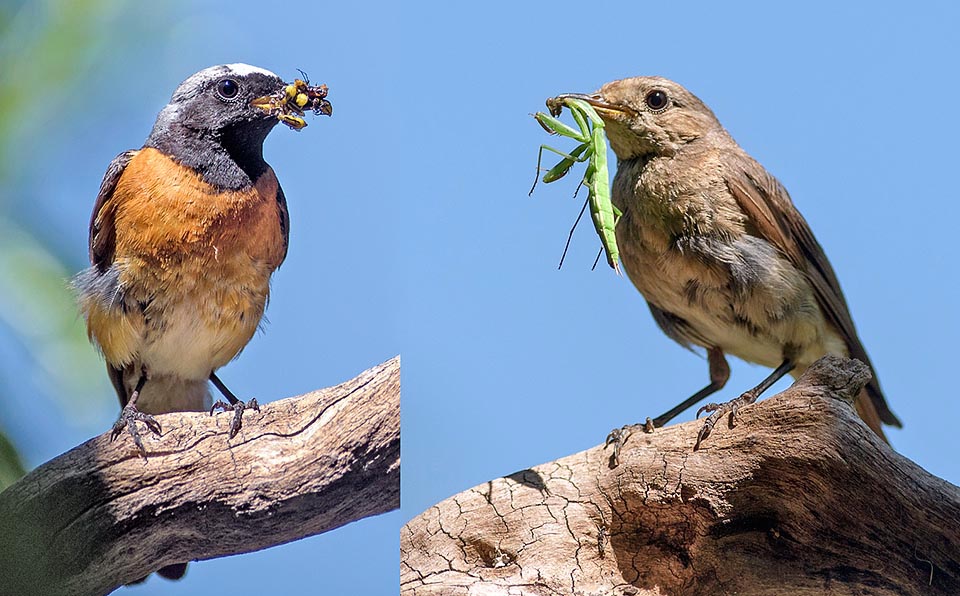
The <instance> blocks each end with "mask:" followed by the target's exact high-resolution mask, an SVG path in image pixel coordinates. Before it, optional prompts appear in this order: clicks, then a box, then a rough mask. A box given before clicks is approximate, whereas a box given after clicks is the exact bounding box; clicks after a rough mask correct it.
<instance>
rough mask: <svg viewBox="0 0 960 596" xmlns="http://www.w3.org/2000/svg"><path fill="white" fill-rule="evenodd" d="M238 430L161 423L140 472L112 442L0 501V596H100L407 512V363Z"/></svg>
mask: <svg viewBox="0 0 960 596" xmlns="http://www.w3.org/2000/svg"><path fill="white" fill-rule="evenodd" d="M231 419H232V413H223V414H219V415H215V416H209V415H207V414H205V413H178V414H165V415H163V416H159V417H158V421H159V422H160V423H161V425H162V426H163V435H162V436H161V437H153V436H152V435H149V433H147V435H145V436H144V445H145V447H146V449H147V454H148V457H149V459H148V460H146V461H144V459H143V458H141V457H140V456H139V454H138V452H137V451H136V448H135V447H134V446H133V442H132V441H131V440H130V438H129V437H128V436H126V435H124V436H121V437H120V438H118V439H117V440H116V441H114V442H112V443H111V442H110V437H109V435H108V434H104V435H101V436H99V437H96V438H94V439H91V440H90V441H87V442H86V443H84V444H82V445H80V446H78V447H76V448H75V449H73V450H71V451H69V452H67V453H65V454H63V455H61V456H59V457H57V458H56V459H54V460H52V461H50V462H47V463H46V464H44V465H42V466H40V467H39V468H37V469H36V470H34V471H33V472H31V473H30V474H28V475H27V476H25V477H24V478H22V479H21V480H20V481H19V482H18V483H16V484H15V485H13V486H11V487H10V488H8V489H7V490H6V491H4V492H3V493H2V494H0V594H44V595H46V594H84V595H86V594H104V593H107V592H110V591H111V590H113V589H114V588H116V587H117V586H120V585H122V584H124V583H127V582H130V581H133V580H136V579H138V578H140V577H143V576H145V575H147V574H148V573H150V572H152V571H155V570H156V569H158V568H160V567H162V566H164V565H169V564H173V563H178V562H184V561H192V560H198V559H210V558H214V557H221V556H226V555H231V554H237V553H245V552H250V551H255V550H260V549H263V548H267V547H270V546H274V545H278V544H282V543H285V542H290V541H292V540H297V539H300V538H304V537H306V536H311V535H314V534H319V533H321V532H325V531H327V530H331V529H333V528H337V527H339V526H342V525H344V524H347V523H349V522H351V521H355V520H358V519H361V518H363V517H367V516H371V515H376V514H379V513H384V512H387V511H390V510H392V509H396V508H397V507H399V505H400V359H399V358H394V359H392V360H390V361H388V362H386V363H384V364H381V365H380V366H377V367H374V368H372V369H370V370H367V371H365V372H364V373H362V374H360V375H359V376H358V377H357V378H355V379H353V380H351V381H348V382H346V383H343V384H342V385H338V386H336V387H331V388H328V389H323V390H320V391H315V392H313V393H309V394H307V395H303V396H301V397H296V398H290V399H285V400H281V401H277V402H273V403H270V404H267V405H265V406H263V407H262V412H261V413H260V414H257V413H256V412H253V411H250V410H248V411H247V412H246V413H245V415H244V425H243V429H242V430H241V431H240V434H238V435H237V436H236V437H234V439H232V440H228V438H227V436H228V431H229V427H230V422H231ZM148 435H149V436H148Z"/></svg>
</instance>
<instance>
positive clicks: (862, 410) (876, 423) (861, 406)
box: [853, 388, 890, 444]
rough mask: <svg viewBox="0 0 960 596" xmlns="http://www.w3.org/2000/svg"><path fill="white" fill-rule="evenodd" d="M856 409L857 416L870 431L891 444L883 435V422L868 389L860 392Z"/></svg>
mask: <svg viewBox="0 0 960 596" xmlns="http://www.w3.org/2000/svg"><path fill="white" fill-rule="evenodd" d="M853 406H854V408H855V409H856V410H857V414H858V415H859V416H860V418H862V419H863V421H864V422H866V423H867V426H869V427H870V430H872V431H873V432H875V433H876V434H877V436H878V437H880V438H881V439H883V440H884V442H885V443H888V444H889V443H890V441H888V440H887V436H886V435H885V434H883V421H882V420H881V418H880V413H879V412H878V411H877V407H876V405H875V402H874V400H873V399H872V398H871V397H870V394H869V392H868V391H867V389H866V388H864V389H861V390H860V394H859V395H857V399H856V400H855V401H854V402H853Z"/></svg>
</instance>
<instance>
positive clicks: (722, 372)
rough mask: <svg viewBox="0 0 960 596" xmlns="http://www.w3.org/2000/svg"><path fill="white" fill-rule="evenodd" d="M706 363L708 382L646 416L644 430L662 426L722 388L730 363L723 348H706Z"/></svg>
mask: <svg viewBox="0 0 960 596" xmlns="http://www.w3.org/2000/svg"><path fill="white" fill-rule="evenodd" d="M707 363H708V365H709V366H710V384H709V385H707V386H706V387H704V388H703V389H701V390H700V391H697V392H696V393H694V394H693V395H691V396H690V397H688V398H687V399H685V400H684V401H683V402H682V403H680V404H677V405H676V406H674V407H673V408H671V409H670V410H669V411H667V412H665V413H663V414H660V415H659V416H657V417H656V418H654V419H652V420H651V419H650V418H647V422H646V423H645V424H644V426H643V429H644V430H645V431H647V432H652V431H653V429H655V428H663V427H664V426H666V425H667V423H668V422H670V421H671V420H673V419H674V418H676V417H677V416H678V415H680V413H681V412H683V411H684V410H686V409H687V408H689V407H690V406H692V405H694V404H695V403H697V402H699V401H700V400H702V399H706V398H707V397H708V396H710V395H713V394H714V393H716V392H717V391H720V390H721V389H723V386H724V385H726V384H727V380H728V379H729V378H730V365H729V364H727V359H726V358H724V356H723V350H721V349H720V348H717V347H713V348H710V349H709V350H707Z"/></svg>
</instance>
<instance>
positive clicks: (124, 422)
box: [110, 368, 160, 459]
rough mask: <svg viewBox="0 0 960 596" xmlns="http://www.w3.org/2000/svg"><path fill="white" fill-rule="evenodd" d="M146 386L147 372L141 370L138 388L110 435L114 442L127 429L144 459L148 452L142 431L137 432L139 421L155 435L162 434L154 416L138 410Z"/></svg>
mask: <svg viewBox="0 0 960 596" xmlns="http://www.w3.org/2000/svg"><path fill="white" fill-rule="evenodd" d="M146 384H147V370H146V369H145V368H143V369H141V370H140V378H139V379H137V386H136V387H134V389H133V393H131V394H130V399H128V400H127V403H126V404H125V405H124V406H123V409H122V410H120V417H119V418H118V419H117V421H116V422H115V423H114V424H113V431H112V432H111V433H110V440H111V441H113V440H114V439H116V438H117V436H118V435H119V434H120V433H122V432H123V430H124V429H126V430H127V432H128V433H130V436H131V437H133V443H134V444H135V445H136V446H137V449H139V450H140V455H142V456H143V458H144V459H146V458H147V452H146V450H145V449H144V448H143V441H142V440H141V439H140V431H139V430H137V421H138V420H139V421H140V422H142V423H144V424H145V425H146V427H147V428H148V429H149V430H150V432H152V433H153V434H155V435H159V434H160V423H159V422H157V421H156V420H155V419H154V417H153V416H151V415H149V414H144V413H143V412H141V411H140V410H138V409H137V400H138V399H139V398H140V392H141V391H143V386H144V385H146Z"/></svg>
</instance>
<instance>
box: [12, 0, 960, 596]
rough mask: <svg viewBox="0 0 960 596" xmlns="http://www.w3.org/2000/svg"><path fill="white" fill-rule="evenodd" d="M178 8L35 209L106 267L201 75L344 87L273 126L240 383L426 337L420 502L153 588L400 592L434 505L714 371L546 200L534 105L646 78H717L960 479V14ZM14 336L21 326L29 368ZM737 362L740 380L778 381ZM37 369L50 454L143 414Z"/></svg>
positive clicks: (24, 395)
mask: <svg viewBox="0 0 960 596" xmlns="http://www.w3.org/2000/svg"><path fill="white" fill-rule="evenodd" d="M137 6H139V5H137ZM176 6H177V5H175V4H171V5H169V6H168V7H167V8H165V9H163V10H160V9H153V10H150V9H146V8H136V7H132V6H131V7H129V8H126V9H125V10H124V11H121V13H120V14H119V15H118V16H117V17H115V18H116V19H117V23H118V25H120V24H125V25H129V24H131V23H132V24H135V25H136V27H138V28H139V29H138V30H144V31H146V32H147V34H144V35H142V36H140V37H133V36H130V35H124V34H123V33H122V31H123V30H124V27H121V26H116V27H108V29H109V30H111V31H117V32H118V33H117V34H116V37H111V36H110V35H108V36H106V37H105V38H103V39H101V40H100V41H99V43H100V44H102V47H101V51H100V53H99V55H98V57H97V59H96V60H95V61H92V62H91V63H90V64H89V65H88V66H87V67H86V68H85V71H84V73H83V76H82V77H81V82H80V84H79V85H78V87H77V88H76V89H71V90H70V97H69V98H66V99H65V102H67V104H68V107H65V108H64V109H56V110H53V111H50V112H49V113H47V114H45V116H44V118H43V119H42V122H38V123H37V124H36V128H35V135H34V136H33V137H32V141H31V142H32V143H33V145H32V146H33V147H38V146H39V143H40V141H39V140H42V144H43V150H44V159H45V161H44V162H42V163H56V164H58V166H57V167H58V168H59V175H57V176H53V175H50V174H45V173H44V170H43V169H41V168H40V166H39V164H38V165H35V166H32V167H28V168H27V169H26V170H24V171H23V172H21V173H19V177H20V179H21V181H27V182H28V183H29V184H26V185H23V187H24V188H28V189H29V190H28V191H26V192H24V193H21V194H18V196H16V197H10V198H9V199H8V200H10V201H12V203H13V205H14V207H15V209H14V212H15V213H17V214H18V217H19V218H21V219H22V220H25V221H34V222H36V221H42V222H44V225H43V227H44V228H45V229H46V230H47V232H46V233H47V234H48V235H49V236H50V237H51V238H52V239H54V240H53V241H54V242H55V243H57V244H58V245H59V246H61V247H62V251H63V252H65V253H66V254H69V255H71V258H72V259H73V265H74V267H75V268H80V267H82V266H83V264H84V259H85V254H86V244H85V243H86V226H87V218H88V217H89V210H90V208H91V206H92V203H93V200H94V198H95V196H96V191H97V188H98V186H99V183H100V178H101V177H102V175H103V171H104V169H105V168H106V165H107V164H108V163H109V161H110V160H111V159H112V158H113V156H114V155H116V154H117V153H118V152H120V151H122V150H125V149H128V148H132V147H138V146H140V144H141V143H142V142H143V140H144V138H145V137H146V135H147V134H148V132H149V130H150V127H151V126H152V123H153V120H154V118H155V117H156V113H157V112H158V111H159V109H160V108H161V107H162V106H163V105H164V103H165V102H166V101H167V100H168V98H169V96H170V94H171V93H172V91H173V89H174V88H175V87H176V85H177V84H178V83H179V82H180V81H181V80H182V79H184V78H185V77H186V76H188V75H190V74H191V73H193V72H195V71H197V70H199V69H201V68H203V67H206V66H209V65H212V64H218V63H225V62H249V63H251V64H256V65H258V66H262V67H265V68H269V69H271V70H273V71H275V72H277V73H278V74H280V75H281V76H284V77H287V78H292V77H294V76H296V74H297V73H296V69H297V68H301V69H303V70H304V71H306V72H307V73H309V75H310V77H311V79H312V80H313V81H315V82H323V83H326V84H327V85H329V87H330V96H329V98H330V100H331V102H332V103H333V106H334V116H333V117H332V118H330V119H326V118H324V119H320V118H310V120H309V121H310V126H309V127H308V128H307V129H305V130H304V131H302V132H301V133H293V132H291V131H288V130H286V129H281V128H278V129H277V130H276V131H275V132H274V133H272V134H271V136H270V138H269V139H268V141H267V144H266V147H265V155H266V158H267V160H268V161H269V162H270V163H271V164H272V165H273V166H274V169H275V170H276V171H277V174H278V177H279V179H280V181H281V183H282V184H283V188H284V191H285V194H286V196H287V199H288V202H289V207H290V215H291V220H292V230H291V245H290V252H289V257H288V260H287V262H286V263H285V264H284V266H283V267H282V268H281V269H280V271H279V272H278V273H277V275H276V276H275V278H274V283H273V297H272V299H271V304H270V308H269V310H268V317H269V320H270V324H269V325H268V326H267V330H266V332H265V333H264V334H262V335H258V336H257V337H256V338H255V339H254V340H253V341H252V342H251V344H250V345H249V347H248V348H247V349H246V350H245V351H244V352H243V354H242V356H241V357H240V359H239V360H237V361H235V362H233V363H231V364H230V365H228V366H227V367H226V368H225V369H224V370H223V374H222V375H221V376H222V378H223V379H224V380H225V381H226V382H227V383H228V384H229V385H230V386H231V387H232V388H233V390H234V391H236V392H238V393H240V394H242V395H249V396H257V397H258V399H261V400H262V401H268V400H270V399H277V398H281V397H286V396H289V395H295V394H298V393H302V392H305V391H308V390H311V389H314V388H317V387H323V386H328V385H332V384H335V383H338V382H340V381H342V380H345V379H347V378H350V377H352V376H353V375H355V374H357V373H359V372H360V371H362V370H364V369H366V368H369V367H370V366H373V365H375V364H378V363H380V362H382V361H384V360H386V359H388V358H390V357H391V356H393V355H395V354H397V353H402V358H403V363H402V366H403V397H402V419H403V429H402V445H403V462H402V482H403V485H402V490H403V497H402V499H403V503H402V509H401V511H400V512H395V513H392V514H388V515H384V516H381V517H378V518H376V519H370V520H364V521H361V522H359V523H355V524H351V525H349V526H346V527H344V528H340V529H338V530H336V531H334V532H330V533H328V534H325V535H323V536H319V537H315V538H312V539H309V540H305V541H301V542H298V543H294V544H290V545H286V546H283V547H280V548H276V549H271V550H268V551H265V552H262V553H256V554H253V555H245V556H240V557H231V558H227V559H221V560H216V561H208V562H203V563H199V564H196V565H194V566H193V567H192V569H191V571H190V572H189V575H188V577H187V579H186V580H185V581H184V582H182V583H180V584H172V583H169V582H163V581H158V580H156V579H151V580H150V581H148V582H147V583H146V584H144V585H143V586H140V587H137V588H133V589H128V590H125V591H124V593H130V594H168V593H174V591H176V592H177V593H179V594H194V593H196V594H206V593H210V591H211V590H214V591H215V592H216V593H219V592H226V591H227V590H231V589H232V590H235V591H236V592H235V593H243V594H245V593H258V592H260V593H287V592H289V593H311V594H312V593H322V594H361V595H362V594H371V595H374V594H388V593H395V592H396V585H397V576H398V572H397V568H398V553H397V536H398V532H399V528H400V526H401V525H402V524H403V523H405V522H406V521H407V520H409V519H410V518H412V517H414V516H416V515H417V514H418V513H420V512H421V511H423V510H424V509H426V508H427V507H429V506H430V505H432V504H433V503H435V502H437V501H439V500H441V499H443V498H446V497H448V496H451V495H453V494H455V493H457V492H460V491H462V490H465V489H467V488H470V487H471V486H474V485H476V484H479V483H482V482H485V481H487V480H489V479H490V478H494V477H499V476H504V475H507V474H510V473H512V472H514V471H516V470H519V469H523V468H527V467H529V466H532V465H536V464H539V463H543V462H546V461H549V460H553V459H556V458H558V457H562V456H564V455H568V454H571V453H574V452H577V451H580V450H583V449H587V448H589V447H592V446H594V445H597V444H598V443H600V442H602V440H603V438H604V437H605V436H606V434H607V432H608V431H609V430H610V429H611V428H614V427H618V426H621V425H622V424H625V423H629V422H637V421H641V420H643V419H644V418H645V417H646V416H650V415H657V414H660V413H661V412H662V411H663V410H665V409H667V408H668V407H670V406H672V405H674V404H675V403H677V402H679V401H680V400H681V399H683V398H685V397H686V396H688V395H689V394H690V393H692V392H693V391H694V390H696V389H698V388H700V387H701V386H703V385H704V384H705V382H706V380H707V367H706V362H705V360H703V359H702V358H700V357H698V356H695V355H693V354H691V353H689V352H687V351H686V350H684V349H683V348H681V347H679V346H678V345H676V344H674V343H672V342H671V341H670V340H669V339H667V338H666V337H665V336H663V335H662V334H661V333H660V331H659V330H658V329H657V328H656V326H655V324H654V323H653V321H652V319H651V317H650V315H649V313H648V311H647V308H646V306H645V304H644V302H643V300H642V299H641V297H640V295H639V294H638V293H637V292H636V291H635V290H634V289H633V287H632V286H631V284H630V282H629V281H628V280H627V279H626V278H618V277H616V275H614V274H613V273H612V272H611V271H610V270H609V269H607V268H605V267H598V268H597V270H596V271H590V265H591V264H592V262H593V259H594V257H595V256H596V251H597V249H598V241H597V239H596V237H595V236H594V235H593V233H592V231H591V230H590V228H589V226H586V225H583V226H581V227H580V228H579V229H578V231H577V233H576V234H575V236H574V241H573V244H572V246H571V248H570V252H569V254H568V256H567V261H566V263H565V265H564V268H563V270H560V271H558V270H557V261H558V260H559V258H560V253H561V251H562V249H563V244H564V241H565V239H566V235H567V232H568V230H569V227H570V225H571V224H572V222H573V220H574V218H575V217H576V214H577V212H578V210H579V207H580V200H579V199H577V200H575V199H572V198H571V195H572V192H573V184H574V180H572V179H571V180H570V181H563V182H558V183H557V184H554V185H550V186H541V187H539V188H538V190H537V192H536V193H535V194H534V196H533V197H532V198H530V197H527V191H528V189H529V187H530V184H531V183H532V181H533V175H534V167H535V163H536V153H537V147H538V146H539V145H540V143H543V142H545V141H546V140H547V137H546V135H545V134H544V133H543V131H542V130H541V129H540V127H539V126H538V125H537V124H536V123H535V122H534V121H533V119H532V118H531V117H530V114H531V113H532V112H535V111H537V110H541V109H543V101H544V99H545V98H547V97H549V96H551V95H555V94H557V93H560V92H568V91H591V90H594V89H595V88H597V87H599V86H600V85H601V84H603V83H604V82H607V81H609V80H613V79H617V78H622V77H627V76H634V75H641V74H643V75H647V74H656V75H662V76H666V77H669V78H672V79H674V80H676V81H678V82H680V83H681V84H683V85H685V86H686V87H687V88H688V89H690V90H691V91H693V92H694V93H695V94H697V95H698V96H699V97H700V98H701V99H703V100H704V101H705V102H706V103H707V104H708V105H709V106H710V107H711V108H712V109H713V110H714V112H715V113H716V114H717V116H718V117H719V119H720V121H721V122H722V123H723V124H724V126H725V127H726V128H727V129H728V130H729V131H730V133H731V134H732V135H733V137H734V138H735V139H737V141H738V142H739V143H740V144H741V145H742V146H743V147H744V148H745V149H746V150H747V151H749V152H750V153H751V154H752V155H753V156H754V157H755V158H757V159H758V160H759V161H760V162H761V163H763V164H764V165H765V166H766V167H767V169H768V170H770V171H771V172H772V173H773V174H774V175H776V176H777V177H778V178H779V179H780V180H781V181H782V182H783V183H784V184H785V185H786V187H787V188H788V189H789V191H790V193H791V195H792V197H793V199H794V202H795V203H796V204H797V206H798V207H799V209H800V210H801V212H802V213H803V214H804V215H805V216H806V218H807V220H808V221H809V222H810V224H811V226H812V228H813V230H814V232H815V233H816V235H817V237H818V239H819V240H820V242H821V244H822V245H823V246H824V248H825V250H826V252H827V254H828V256H829V257H830V260H831V261H832V263H833V265H834V267H835V269H836V270H837V274H838V276H839V278H840V281H841V284H842V286H843V289H844V291H845V293H846V296H847V300H848V302H849V304H850V308H851V311H852V313H853V317H854V320H855V322H856V324H857V328H858V330H859V333H860V336H861V339H862V340H863V343H864V345H865V346H866V348H867V351H868V352H869V354H870V356H871V358H872V359H873V361H874V364H875V365H876V367H877V370H878V372H879V375H880V380H881V382H882V384H883V388H884V390H885V393H886V395H887V398H888V400H889V402H890V404H891V407H892V408H893V410H894V412H895V413H896V414H897V415H898V416H899V417H900V419H901V420H902V421H903V422H904V425H905V427H904V429H903V430H902V431H893V432H891V433H890V438H891V441H892V443H893V445H894V447H895V448H896V449H897V450H898V451H899V452H901V453H903V454H904V455H906V456H907V457H909V458H910V459H912V460H913V461H915V462H917V463H918V464H920V465H921V466H923V467H924V468H926V469H927V470H928V471H930V472H931V473H933V474H936V475H938V476H940V477H942V478H945V479H946V480H949V481H951V482H953V483H955V484H956V483H958V482H960V462H958V460H957V458H955V457H953V456H952V455H951V453H953V452H955V446H954V434H955V433H954V432H953V427H954V426H955V420H956V419H957V418H958V417H960V400H957V399H956V398H955V397H954V396H953V394H954V390H953V388H952V386H951V385H952V382H953V376H952V374H951V371H952V369H953V368H954V367H955V364H954V355H953V345H952V338H953V336H954V335H956V334H957V333H958V332H960V315H958V314H957V311H956V305H957V304H958V287H957V283H956V272H957V266H956V256H957V253H958V249H957V248H956V244H955V243H954V242H953V239H954V236H955V234H954V233H953V230H952V229H951V228H950V227H949V226H950V225H951V224H952V223H953V222H956V221H960V212H958V211H960V207H958V201H957V198H958V197H957V195H958V191H957V189H956V186H955V184H954V176H953V171H954V170H955V167H956V165H955V164H956V159H957V150H956V139H957V137H958V133H960V115H958V114H960V112H957V111H956V110H955V109H954V104H955V103H956V102H955V99H956V97H957V94H958V88H957V87H958V83H957V80H956V77H955V76H954V73H955V70H956V65H955V61H956V57H957V56H958V42H957V41H956V39H957V38H956V34H955V29H956V24H957V22H958V16H960V15H958V12H957V11H958V9H956V8H953V7H949V6H948V5H946V4H943V5H934V4H920V5H912V6H911V7H910V8H909V10H907V9H906V8H905V7H901V6H899V5H892V4H891V5H890V6H889V7H886V6H881V5H877V4H874V5H871V8H870V9H869V10H866V9H858V8H855V7H837V6H835V5H832V4H826V3H806V4H805V5H804V6H803V7H793V8H785V7H780V6H774V5H767V4H761V3H757V4H754V5H746V4H742V5H730V3H725V4H724V5H722V6H720V5H715V4H707V3H703V4H700V5H697V4H690V3H685V4H683V5H682V6H681V5H677V4H675V3H674V4H670V3H644V4H639V3H593V4H591V9H590V11H589V14H586V11H584V10H583V9H582V8H581V7H580V6H578V5H577V4H573V3H564V2H550V3H525V4H523V5H519V6H518V5H516V3H511V4H502V5H499V4H490V3H484V4H482V5H469V6H461V5H457V4H440V3H437V4H434V5H419V6H414V7H409V6H408V7H405V8H403V10H400V9H399V8H395V7H391V8H385V7H382V6H377V5H370V4H364V3H337V4H330V5H324V6H318V5H314V4H309V3H308V4H304V5H303V6H300V7H294V6H292V5H279V4H278V5H275V6H274V5H271V6H269V7H266V8H264V7H262V5H260V4H257V3H253V2H229V3H227V2H221V3H191V4H189V5H188V4H186V3H184V4H183V5H182V6H180V7H179V8H177V7H176ZM141 11H149V12H141ZM67 104H65V105H67ZM5 343H6V345H7V347H5V348H4V344H5ZM10 343H11V342H10V341H9V339H8V338H7V339H4V338H3V337H0V348H3V352H2V353H3V354H5V355H10V359H11V360H12V361H14V362H16V358H17V357H18V356H17V350H16V349H14V348H10V347H9V345H10ZM731 364H732V368H733V375H732V377H731V380H730V383H729V384H728V386H727V389H726V390H725V391H724V392H723V393H722V394H721V395H720V396H719V397H721V398H729V397H733V396H735V395H737V394H738V393H739V392H741V391H743V390H744V389H746V388H748V387H751V386H753V385H754V384H755V383H756V382H758V381H759V380H760V379H761V378H762V377H763V376H765V375H766V374H767V372H768V371H767V370H766V369H762V368H760V367H755V366H751V365H747V364H744V363H742V362H739V361H735V360H733V359H731ZM97 366H99V365H97ZM28 373H29V374H27V375H25V377H26V382H24V383H22V384H20V383H18V386H20V387H19V389H17V390H16V392H15V393H14V398H13V400H12V401H11V403H10V404H9V406H10V407H9V408H5V410H4V411H0V424H3V426H4V428H6V429H7V430H8V432H9V433H10V434H11V435H12V436H13V437H14V439H16V440H17V441H18V444H19V445H20V446H21V448H22V450H23V451H24V453H25V455H26V456H27V459H28V460H29V463H30V464H31V465H37V464H39V463H41V462H43V461H45V460H47V459H49V458H51V457H53V456H55V455H57V454H58V453H61V452H63V451H64V450H66V449H68V448H69V447H71V446H73V445H75V444H77V443H79V442H81V441H82V440H85V439H86V438H89V437H90V436H93V435H96V434H99V433H101V432H104V431H105V430H106V429H107V428H108V427H109V425H110V424H111V423H112V421H113V420H114V418H115V416H116V414H117V405H116V402H115V398H114V396H113V393H112V390H111V389H110V388H109V384H108V383H107V381H106V378H105V375H104V376H103V379H102V381H99V386H98V388H97V389H96V390H95V391H93V393H94V395H93V397H90V399H89V400H88V401H86V402H83V403H84V406H83V407H82V408H80V407H78V406H77V405H76V404H77V403H78V402H71V401H70V400H64V399H63V397H62V396H59V397H54V396H50V395H48V393H49V391H48V392H46V393H45V392H44V389H45V387H46V386H45V384H44V381H43V380H42V378H39V376H38V373H37V371H33V370H30V371H28ZM21 385H22V386H21ZM782 386H783V385H782V384H781V385H780V386H778V387H782ZM692 416H693V412H692V411H691V412H688V413H687V415H686V416H685V418H684V420H688V419H690V418H692Z"/></svg>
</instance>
